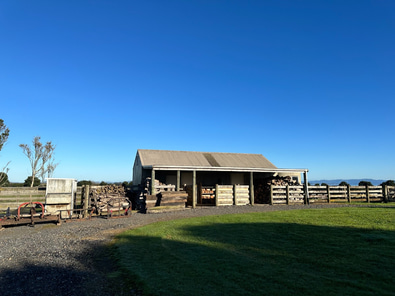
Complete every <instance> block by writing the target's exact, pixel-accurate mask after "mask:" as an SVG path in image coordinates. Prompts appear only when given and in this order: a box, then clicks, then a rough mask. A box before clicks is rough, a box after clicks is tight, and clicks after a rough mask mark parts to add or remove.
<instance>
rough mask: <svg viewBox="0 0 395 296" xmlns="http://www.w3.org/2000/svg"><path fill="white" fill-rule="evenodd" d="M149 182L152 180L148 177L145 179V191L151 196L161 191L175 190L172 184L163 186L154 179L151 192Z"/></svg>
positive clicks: (163, 184)
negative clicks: (153, 187) (153, 188)
mask: <svg viewBox="0 0 395 296" xmlns="http://www.w3.org/2000/svg"><path fill="white" fill-rule="evenodd" d="M151 182H152V179H151V178H150V177H147V178H146V179H145V190H146V191H147V192H150V193H151V194H157V193H159V192H163V191H175V190H176V185H173V184H165V183H162V182H160V181H159V180H157V179H155V180H154V182H155V192H151Z"/></svg>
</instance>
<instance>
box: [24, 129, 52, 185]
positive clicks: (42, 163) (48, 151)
mask: <svg viewBox="0 0 395 296" xmlns="http://www.w3.org/2000/svg"><path fill="white" fill-rule="evenodd" d="M40 139H41V138H40V137H39V136H37V137H34V139H33V147H32V148H30V147H29V145H27V144H20V145H19V147H21V148H22V150H23V153H24V154H25V155H26V156H27V158H29V161H30V166H31V169H32V175H31V177H32V179H31V184H30V187H33V185H34V179H35V178H36V176H37V175H39V176H41V177H42V178H43V176H45V175H46V174H49V173H51V175H52V174H53V171H54V170H55V168H56V166H57V164H53V153H54V150H55V147H56V146H54V145H52V142H47V143H46V144H45V145H43V144H42V143H41V142H40Z"/></svg>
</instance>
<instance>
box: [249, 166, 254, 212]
mask: <svg viewBox="0 0 395 296" xmlns="http://www.w3.org/2000/svg"><path fill="white" fill-rule="evenodd" d="M254 199H255V197H254V173H253V172H250V203H251V205H252V206H253V205H254Z"/></svg>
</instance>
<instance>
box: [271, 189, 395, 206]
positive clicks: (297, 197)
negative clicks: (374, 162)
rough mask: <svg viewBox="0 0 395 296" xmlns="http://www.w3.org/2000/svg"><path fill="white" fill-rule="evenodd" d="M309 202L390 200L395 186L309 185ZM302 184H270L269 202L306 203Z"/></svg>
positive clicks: (392, 198)
mask: <svg viewBox="0 0 395 296" xmlns="http://www.w3.org/2000/svg"><path fill="white" fill-rule="evenodd" d="M308 189H309V200H308V202H309V203H330V202H348V203H351V202H391V201H395V186H309V187H308ZM306 202H307V201H306V200H305V191H304V186H274V185H272V186H271V189H270V203H271V204H297V203H306Z"/></svg>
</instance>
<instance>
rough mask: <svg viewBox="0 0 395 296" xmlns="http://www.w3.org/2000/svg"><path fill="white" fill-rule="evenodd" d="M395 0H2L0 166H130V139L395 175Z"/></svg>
mask: <svg viewBox="0 0 395 296" xmlns="http://www.w3.org/2000/svg"><path fill="white" fill-rule="evenodd" d="M394 35H395V2H394V1H392V0H372V1H364V0H357V1H350V0H348V1H343V0H341V1H340V0H339V1H336V0H335V1H318V0H312V1H304V0H301V1H286V0H284V1H277V0H273V1H265V0H262V1H232V0H227V1H219V0H218V1H216V0H206V1H193V0H188V1H184V0H183V1H181V0H180V1H175V0H174V1H172V0H169V1H162V0H157V1H151V0H144V1H132V0H128V1H126V0H118V1H103V0H91V1H87V0H86V1H85V0H78V1H77V0H67V1H52V0H47V1H43V0H35V1H31V0H3V1H1V2H0V42H1V46H0V100H1V106H0V108H1V109H0V110H1V111H0V118H2V119H3V120H4V121H5V123H6V125H7V126H8V127H9V129H10V137H9V141H8V142H7V144H6V146H5V147H4V148H3V150H2V151H1V152H0V165H3V164H5V163H6V162H7V161H11V163H10V166H9V168H10V171H9V179H10V180H11V181H13V182H20V181H23V180H24V179H26V177H27V176H28V175H29V174H30V168H29V162H28V159H27V157H26V156H25V155H24V154H23V153H22V150H21V148H19V147H18V145H19V144H22V143H26V144H28V143H29V144H30V143H31V141H32V139H33V138H34V136H37V135H39V136H41V139H42V140H43V141H44V142H46V141H52V142H53V143H54V144H55V145H56V150H55V157H56V160H57V162H59V166H58V168H57V169H56V171H55V174H54V177H59V178H61V177H65V178H66V177H68V178H76V179H78V180H83V179H87V180H95V181H102V180H105V181H124V180H131V174H132V166H133V162H134V158H135V154H136V150H137V149H138V148H144V149H166V150H190V151H208V152H240V153H260V154H263V155H264V156H266V157H267V158H268V159H269V160H270V161H271V162H273V163H274V164H275V165H276V166H277V167H279V168H308V169H309V171H310V172H309V179H310V180H316V179H324V178H327V179H335V178H336V179H337V178H373V179H395V153H394V147H395V137H394V127H395V119H394V112H395V36H394Z"/></svg>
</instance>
